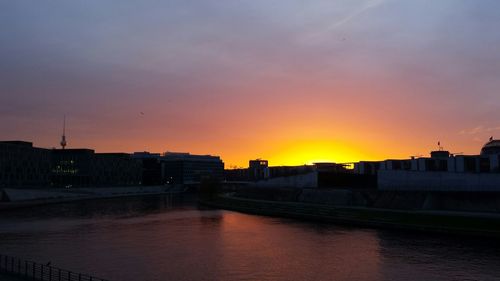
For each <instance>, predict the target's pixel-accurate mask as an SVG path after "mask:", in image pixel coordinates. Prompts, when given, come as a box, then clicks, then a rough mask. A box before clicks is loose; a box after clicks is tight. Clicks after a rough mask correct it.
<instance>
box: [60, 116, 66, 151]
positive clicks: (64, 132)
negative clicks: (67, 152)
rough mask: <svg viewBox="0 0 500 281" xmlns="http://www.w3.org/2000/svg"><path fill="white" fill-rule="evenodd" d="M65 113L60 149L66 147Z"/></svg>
mask: <svg viewBox="0 0 500 281" xmlns="http://www.w3.org/2000/svg"><path fill="white" fill-rule="evenodd" d="M66 144H67V143H66V115H64V121H63V134H62V138H61V147H62V149H65V148H66Z"/></svg>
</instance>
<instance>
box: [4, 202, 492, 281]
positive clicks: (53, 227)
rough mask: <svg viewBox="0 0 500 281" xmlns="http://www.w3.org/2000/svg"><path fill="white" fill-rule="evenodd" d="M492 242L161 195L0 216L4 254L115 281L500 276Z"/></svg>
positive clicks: (444, 278)
mask: <svg viewBox="0 0 500 281" xmlns="http://www.w3.org/2000/svg"><path fill="white" fill-rule="evenodd" d="M499 249H500V244H499V243H498V242H496V241H494V240H484V239H481V240H476V239H472V238H467V239H464V238H462V237H447V236H443V235H440V236H436V235H423V234H412V233H399V232H391V231H378V230H371V229H356V228H345V227H339V226H335V225H328V224H316V223H307V222H300V221H294V220H288V219H280V218H269V217H259V216H252V215H246V214H240V213H235V212H229V211H222V210H211V209H202V208H198V207H197V206H196V205H195V204H193V203H189V202H184V203H176V204H173V205H172V202H171V200H168V199H167V198H164V197H144V198H136V199H130V198H129V199H113V200H100V201H95V202H78V203H72V204H65V205H53V206H45V207H40V208H36V209H33V210H22V211H15V212H3V213H0V253H3V254H7V255H14V256H19V257H22V258H26V259H32V260H35V261H39V262H48V261H51V262H52V264H53V265H55V266H58V267H63V268H67V269H70V270H76V271H81V272H87V273H92V274H95V275H98V276H101V277H103V278H109V279H111V280H116V281H119V280H123V281H129V280H130V281H132V280H134V281H137V280H498V277H499V276H500V258H499V257H498V254H497V253H498V250H499Z"/></svg>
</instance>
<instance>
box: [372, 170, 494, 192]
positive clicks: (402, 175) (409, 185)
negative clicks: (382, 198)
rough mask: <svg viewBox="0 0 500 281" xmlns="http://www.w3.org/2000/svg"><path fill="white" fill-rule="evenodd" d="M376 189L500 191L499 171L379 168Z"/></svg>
mask: <svg viewBox="0 0 500 281" xmlns="http://www.w3.org/2000/svg"><path fill="white" fill-rule="evenodd" d="M377 183H378V189H380V190H400V191H500V173H477V174H475V173H450V172H418V171H402V170H399V171H391V170H381V171H379V173H378V180H377Z"/></svg>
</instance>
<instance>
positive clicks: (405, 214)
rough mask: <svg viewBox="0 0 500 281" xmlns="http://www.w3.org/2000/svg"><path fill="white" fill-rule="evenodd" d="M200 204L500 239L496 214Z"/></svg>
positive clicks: (224, 199) (239, 201) (224, 201)
mask: <svg viewBox="0 0 500 281" xmlns="http://www.w3.org/2000/svg"><path fill="white" fill-rule="evenodd" d="M200 203H201V204H202V205H205V206H210V207H214V208H220V209H227V210H233V211H238V212H243V213H250V214H257V215H265V216H278V217H286V218H294V219H302V220H311V221H321V222H331V223H340V224H344V225H352V226H361V227H375V228H392V229H403V230H410V231H426V232H440V233H449V234H460V235H478V236H491V237H500V214H497V213H474V212H456V211H432V210H418V211H410V210H393V209H380V208H368V207H334V206H327V205H320V204H306V203H298V202H283V201H267V200H255V199H246V198H237V197H231V196H218V197H214V198H213V199H210V200H206V199H205V200H200Z"/></svg>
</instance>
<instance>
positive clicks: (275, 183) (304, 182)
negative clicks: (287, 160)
mask: <svg viewBox="0 0 500 281" xmlns="http://www.w3.org/2000/svg"><path fill="white" fill-rule="evenodd" d="M251 186H254V187H293V188H316V187H318V172H311V173H307V174H301V175H293V176H286V177H276V178H270V179H266V180H260V181H257V182H255V183H252V184H251Z"/></svg>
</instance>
